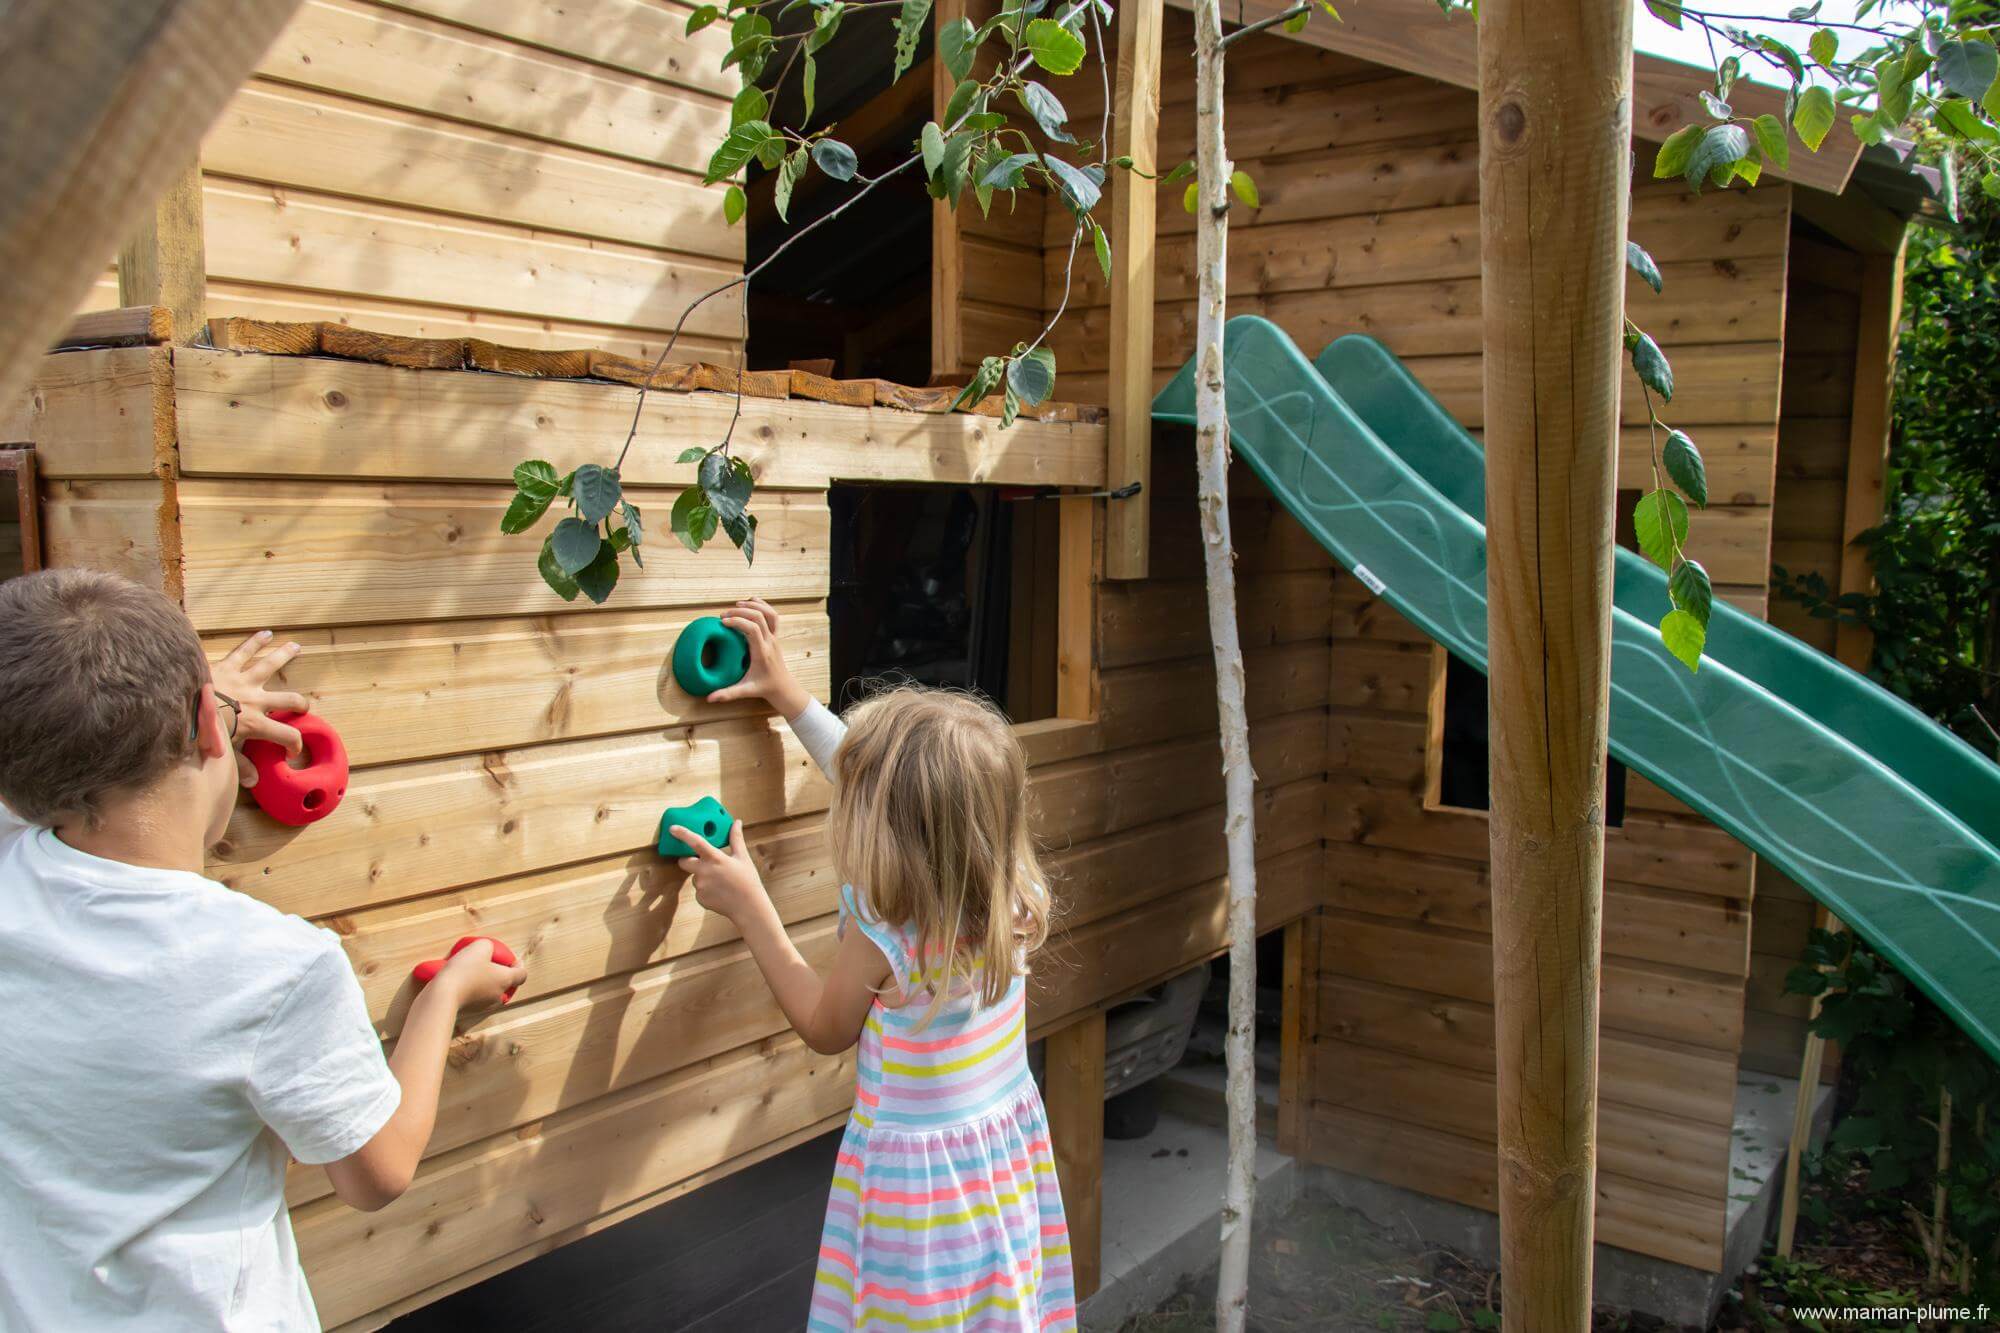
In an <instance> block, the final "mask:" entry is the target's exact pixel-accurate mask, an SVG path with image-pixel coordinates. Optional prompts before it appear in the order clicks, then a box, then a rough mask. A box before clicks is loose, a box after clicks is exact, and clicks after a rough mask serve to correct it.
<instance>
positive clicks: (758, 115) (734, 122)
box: [729, 83, 771, 129]
mask: <svg viewBox="0 0 2000 1333" xmlns="http://www.w3.org/2000/svg"><path fill="white" fill-rule="evenodd" d="M770 114H771V99H770V98H768V97H766V96H764V90H763V89H762V88H759V87H758V86H757V85H756V84H754V83H753V84H751V85H750V86H749V87H747V88H745V89H744V90H743V91H742V92H740V93H738V94H736V100H734V101H732V102H731V103H730V104H729V127H730V128H731V129H735V128H736V127H737V126H738V125H741V124H744V123H745V122H747V121H752V120H766V119H768V117H769V116H770Z"/></svg>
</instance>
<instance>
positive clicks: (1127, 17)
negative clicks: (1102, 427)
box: [1104, 0, 1165, 579]
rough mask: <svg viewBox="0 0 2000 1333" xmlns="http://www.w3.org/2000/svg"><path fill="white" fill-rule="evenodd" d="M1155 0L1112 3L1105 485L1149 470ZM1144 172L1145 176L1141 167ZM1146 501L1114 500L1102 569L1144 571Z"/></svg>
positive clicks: (1132, 575)
mask: <svg viewBox="0 0 2000 1333" xmlns="http://www.w3.org/2000/svg"><path fill="white" fill-rule="evenodd" d="M1164 10H1165V5H1164V3H1163V0H1127V3H1124V4H1121V5H1119V6H1118V71H1117V80H1116V82H1114V83H1113V85H1112V91H1111V106H1112V112H1111V115H1112V120H1111V156H1112V157H1114V158H1116V157H1121V156H1126V155H1130V157H1131V159H1132V168H1133V169H1132V170H1131V171H1121V170H1118V169H1116V168H1114V169H1113V171H1112V174H1111V230H1110V233H1109V236H1110V241H1111V388H1110V394H1109V397H1110V399H1111V404H1110V406H1111V429H1110V432H1109V435H1110V458H1109V460H1108V462H1109V464H1110V467H1109V471H1108V473H1107V475H1108V477H1109V482H1108V484H1109V485H1110V486H1112V487H1119V486H1124V485H1127V484H1128V483H1130V482H1135V481H1136V482H1139V483H1140V484H1141V485H1142V486H1146V487H1150V486H1151V483H1152V479H1153V413H1152V406H1153V227H1154V222H1155V218H1156V215H1155V212H1154V209H1155V207H1156V199H1155V191H1154V189H1153V181H1152V179H1151V177H1152V175H1153V173H1154V172H1155V171H1156V170H1157V162H1158V155H1159V138H1160V40H1161V30H1162V27H1163V25H1164ZM1141 172H1144V173H1145V174H1144V175H1141V174H1140V173H1141ZM1152 508H1153V506H1152V500H1151V498H1150V497H1149V496H1148V495H1147V494H1146V493H1145V492H1143V491H1142V492H1141V493H1140V495H1139V496H1138V497H1136V498H1134V499H1131V500H1126V501H1114V502H1113V503H1112V506H1111V512H1110V517H1109V528H1108V531H1107V534H1106V544H1105V551H1104V572H1105V576H1106V577H1108V578H1114V579H1143V578H1145V577H1146V557H1147V542H1148V540H1149V536H1150V533H1149V528H1150V526H1151V515H1152Z"/></svg>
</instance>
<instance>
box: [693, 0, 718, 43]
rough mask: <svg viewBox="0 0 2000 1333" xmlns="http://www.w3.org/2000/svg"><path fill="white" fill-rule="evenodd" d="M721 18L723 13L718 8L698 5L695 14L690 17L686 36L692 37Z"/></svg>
mask: <svg viewBox="0 0 2000 1333" xmlns="http://www.w3.org/2000/svg"><path fill="white" fill-rule="evenodd" d="M721 17H722V11H721V10H720V9H718V8H717V7H716V6H714V5H697V6H695V10H694V12H693V13H692V14H689V15H688V21H687V31H686V33H685V34H684V35H685V36H688V37H692V36H694V35H695V34H696V33H698V32H700V31H701V30H702V29H703V28H706V27H707V26H708V25H709V24H711V23H713V22H715V21H716V20H717V19H719V18H721Z"/></svg>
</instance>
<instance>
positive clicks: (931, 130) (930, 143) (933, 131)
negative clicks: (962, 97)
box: [917, 120, 944, 176]
mask: <svg viewBox="0 0 2000 1333" xmlns="http://www.w3.org/2000/svg"><path fill="white" fill-rule="evenodd" d="M917 143H918V147H919V150H920V151H921V152H922V153H923V157H924V175H926V176H935V175H937V169H938V164H939V163H941V162H943V161H944V131H943V130H941V129H939V128H938V123H937V122H936V121H934V120H927V121H925V122H924V128H923V132H922V133H921V134H919V135H918V136H917Z"/></svg>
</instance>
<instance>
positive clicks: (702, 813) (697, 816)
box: [659, 796, 736, 859]
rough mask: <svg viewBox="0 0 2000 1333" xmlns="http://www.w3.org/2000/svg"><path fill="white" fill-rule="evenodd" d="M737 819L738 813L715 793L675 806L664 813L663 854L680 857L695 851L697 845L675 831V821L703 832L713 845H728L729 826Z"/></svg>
mask: <svg viewBox="0 0 2000 1333" xmlns="http://www.w3.org/2000/svg"><path fill="white" fill-rule="evenodd" d="M735 822H736V817H735V816H734V815H732V814H730V813H729V812H728V811H727V810H725V809H723V808H722V802H720V801H718V800H716V799H715V798H714V797H713V796H704V797H702V798H701V799H700V800H699V801H696V802H695V803H694V804H693V805H676V806H673V807H671V808H669V809H668V811H667V813H665V814H664V815H661V816H660V838H659V849H660V855H661V856H666V857H673V858H676V859H678V858H680V857H683V856H693V855H694V854H695V851H694V848H692V847H690V846H688V845H687V844H686V843H684V842H682V841H681V840H680V839H679V838H676V837H675V836H674V835H673V831H672V830H673V828H674V826H675V825H679V826H680V827H681V828H684V829H688V830H689V831H691V832H694V833H699V834H700V835H701V836H702V837H703V838H704V839H706V840H707V841H708V844H709V845H710V846H711V847H727V846H728V845H729V829H730V826H731V825H733V824H735Z"/></svg>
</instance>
